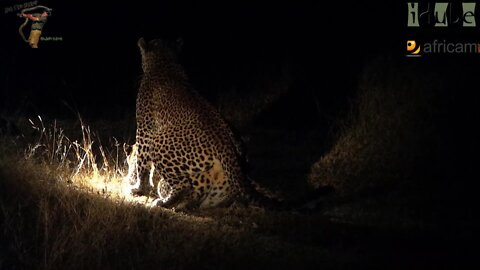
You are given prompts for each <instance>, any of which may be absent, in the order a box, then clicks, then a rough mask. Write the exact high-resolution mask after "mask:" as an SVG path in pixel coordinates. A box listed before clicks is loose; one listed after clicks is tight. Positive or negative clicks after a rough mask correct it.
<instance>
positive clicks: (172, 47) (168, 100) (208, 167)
mask: <svg viewBox="0 0 480 270" xmlns="http://www.w3.org/2000/svg"><path fill="white" fill-rule="evenodd" d="M137 45H138V47H139V49H140V54H141V59H142V70H143V75H142V78H141V80H140V85H139V90H138V93H137V99H136V113H135V114H136V136H135V144H134V149H135V150H134V151H135V161H134V163H135V166H134V170H133V173H132V174H131V175H130V176H129V179H130V180H129V181H130V182H129V184H130V186H131V189H130V193H131V194H133V195H137V196H141V195H149V196H153V197H155V198H156V199H155V201H154V203H153V204H154V205H155V206H162V207H173V208H185V209H192V208H201V209H203V208H212V207H217V206H228V205H231V204H232V203H233V202H236V201H242V202H246V201H251V200H253V198H257V201H258V200H262V199H263V200H271V198H270V199H269V198H267V197H266V196H262V195H261V194H259V192H258V191H256V189H255V187H254V185H253V184H252V183H251V181H249V180H248V177H246V175H245V173H244V172H243V170H242V162H243V160H244V157H245V155H244V154H245V153H244V150H243V146H242V143H241V141H240V140H239V139H238V137H237V136H236V135H235V134H234V132H233V131H232V129H231V128H230V126H229V125H228V124H227V122H226V121H225V120H224V118H223V117H222V116H221V115H220V113H219V112H218V111H217V110H216V109H215V108H214V106H213V105H211V104H210V103H209V102H208V101H207V100H206V99H205V98H204V97H203V96H201V95H200V94H199V92H197V91H196V90H195V89H194V87H192V86H191V84H190V82H189V79H188V76H187V74H186V72H185V69H184V68H183V66H182V64H181V63H180V59H179V53H180V51H181V49H182V47H183V41H181V40H176V41H169V40H165V39H153V40H151V41H149V42H147V41H145V39H144V38H143V37H142V38H140V39H139V40H138V42H137ZM258 198H262V199H258Z"/></svg>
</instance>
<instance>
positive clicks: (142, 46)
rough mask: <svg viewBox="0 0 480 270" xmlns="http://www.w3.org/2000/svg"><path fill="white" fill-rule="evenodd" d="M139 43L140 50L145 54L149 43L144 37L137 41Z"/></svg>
mask: <svg viewBox="0 0 480 270" xmlns="http://www.w3.org/2000/svg"><path fill="white" fill-rule="evenodd" d="M137 45H138V48H140V52H141V53H142V55H143V54H144V53H145V51H146V50H147V43H146V42H145V39H144V38H143V37H141V38H140V39H139V40H138V41H137Z"/></svg>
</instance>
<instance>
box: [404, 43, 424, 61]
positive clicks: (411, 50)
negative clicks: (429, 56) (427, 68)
mask: <svg viewBox="0 0 480 270" xmlns="http://www.w3.org/2000/svg"><path fill="white" fill-rule="evenodd" d="M421 51H422V48H421V46H420V44H417V42H416V41H415V40H407V54H406V55H407V57H420V56H422V55H421Z"/></svg>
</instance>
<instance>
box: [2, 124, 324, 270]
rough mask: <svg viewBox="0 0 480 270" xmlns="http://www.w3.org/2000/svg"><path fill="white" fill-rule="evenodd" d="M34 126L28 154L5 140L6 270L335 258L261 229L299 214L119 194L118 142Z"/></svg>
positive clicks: (122, 167) (121, 156) (121, 161)
mask: <svg viewBox="0 0 480 270" xmlns="http://www.w3.org/2000/svg"><path fill="white" fill-rule="evenodd" d="M30 123H31V124H32V127H33V129H34V130H35V131H36V137H35V139H27V141H34V143H31V144H28V145H27V146H26V150H25V151H24V152H22V151H18V148H17V147H12V143H17V144H20V143H19V142H18V140H16V139H11V138H3V142H2V152H3V155H1V156H0V179H1V182H0V185H1V186H0V190H1V195H2V196H0V198H1V199H0V208H1V216H2V232H1V237H2V245H0V251H1V252H0V268H2V269H3V268H8V269H15V268H18V269H25V268H27V269H65V268H68V269H100V268H102V269H105V268H106V269H143V268H147V267H152V266H154V267H160V268H162V269H188V268H192V267H194V266H195V267H196V268H205V269H222V268H225V267H229V268H232V267H233V268H243V267H259V266H262V265H263V266H277V267H280V268H281V267H288V268H289V267H294V265H297V264H299V265H304V266H306V265H318V264H320V263H322V262H323V261H324V260H326V258H327V257H329V256H327V255H328V251H327V250H326V249H325V248H320V247H315V246H311V243H310V244H309V243H302V242H301V241H295V242H289V241H285V240H284V239H283V236H284V235H283V233H282V232H283V230H280V231H278V229H275V230H277V232H276V233H267V234H263V233H259V232H260V231H262V230H267V231H270V230H274V228H275V227H277V226H276V225H275V223H272V220H275V219H276V220H279V219H280V220H284V219H285V220H289V221H291V222H300V217H299V216H295V215H294V216H291V215H285V214H278V215H274V217H272V219H269V218H267V216H269V214H267V213H265V212H264V211H263V210H262V209H245V208H235V207H234V208H228V209H217V210H212V211H210V212H199V213H190V214H185V213H178V212H175V211H172V210H168V209H163V208H149V207H148V206H147V205H148V204H145V203H144V202H146V201H142V200H140V199H138V198H137V199H133V198H131V197H128V196H125V195H123V194H122V179H123V178H124V177H125V176H126V174H127V171H128V166H127V165H128V164H126V161H125V160H127V159H126V151H124V150H123V149H124V147H123V146H120V143H118V142H117V143H116V144H115V145H114V146H113V147H112V148H111V151H106V150H105V148H104V147H103V146H102V145H100V144H99V143H98V142H97V141H96V140H98V138H97V137H96V136H94V135H93V133H92V132H91V131H90V129H89V128H88V127H87V126H86V125H84V124H83V123H82V124H81V136H80V140H79V141H75V140H70V139H68V137H67V136H66V135H65V131H64V130H62V129H61V128H59V127H58V124H57V123H56V122H53V123H52V124H51V125H46V124H44V122H43V121H42V119H41V118H39V119H37V120H35V121H32V120H30ZM18 146H19V145H18ZM20 149H21V148H20ZM321 222H323V221H321ZM284 229H285V230H287V229H288V228H287V227H285V228H284ZM322 264H323V263H322Z"/></svg>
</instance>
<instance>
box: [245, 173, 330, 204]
mask: <svg viewBox="0 0 480 270" xmlns="http://www.w3.org/2000/svg"><path fill="white" fill-rule="evenodd" d="M243 188H244V193H245V194H244V195H245V199H246V200H247V203H248V204H250V205H254V206H258V207H263V208H267V209H270V210H280V211H288V210H298V211H314V210H317V209H320V208H321V205H322V201H324V199H325V198H326V197H327V196H328V195H330V194H332V193H333V191H334V190H333V188H331V187H322V188H317V189H315V190H312V191H310V192H308V193H307V194H304V195H303V196H301V197H300V198H297V199H293V200H291V199H290V200H289V199H286V197H285V196H283V195H282V194H281V193H280V192H277V191H272V190H270V189H268V188H266V187H264V186H262V185H261V184H259V183H258V182H256V181H255V180H253V179H251V178H248V177H247V181H246V183H245V185H244V187H243Z"/></svg>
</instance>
